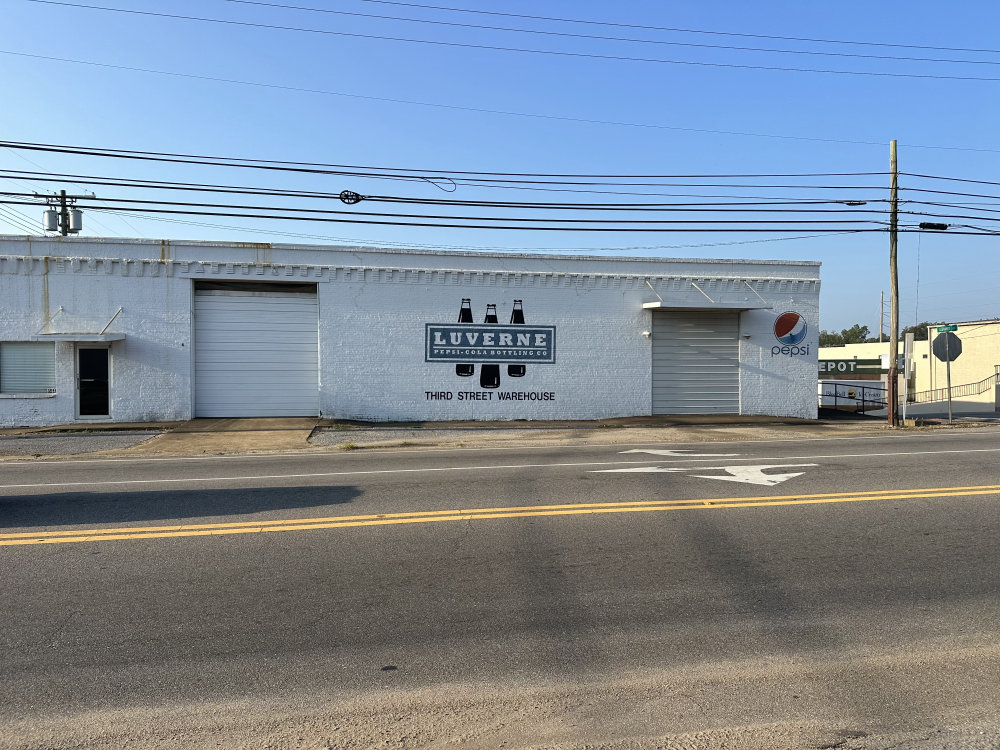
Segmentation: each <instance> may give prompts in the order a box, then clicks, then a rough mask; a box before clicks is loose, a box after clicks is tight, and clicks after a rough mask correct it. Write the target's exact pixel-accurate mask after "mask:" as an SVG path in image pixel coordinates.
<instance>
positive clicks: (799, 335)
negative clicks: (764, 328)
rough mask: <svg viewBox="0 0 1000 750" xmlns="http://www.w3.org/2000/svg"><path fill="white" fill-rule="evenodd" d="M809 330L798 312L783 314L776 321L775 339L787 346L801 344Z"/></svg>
mask: <svg viewBox="0 0 1000 750" xmlns="http://www.w3.org/2000/svg"><path fill="white" fill-rule="evenodd" d="M808 330H809V326H807V325H806V321H805V318H803V317H802V316H801V315H799V314H798V313H797V312H786V313H781V315H779V316H778V317H777V319H776V320H775V321H774V337H775V338H776V339H778V341H780V342H781V343H782V344H786V345H787V346H795V345H796V344H799V343H801V342H802V339H804V338H805V337H806V332H807V331H808Z"/></svg>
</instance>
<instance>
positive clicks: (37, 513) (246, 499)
mask: <svg viewBox="0 0 1000 750" xmlns="http://www.w3.org/2000/svg"><path fill="white" fill-rule="evenodd" d="M361 494H362V491H361V490H360V489H358V488H357V487H266V488H254V489H218V490H167V491H153V492H122V493H112V494H109V493H103V492H64V493H54V494H45V495H15V496H10V497H0V528H21V527H33V526H75V525H84V524H85V525H100V524H120V523H139V522H143V521H184V520H189V519H195V518H196V519H199V520H204V519H208V518H212V517H223V516H243V515H251V514H254V513H272V512H276V511H285V510H294V511H297V512H299V511H305V510H309V511H310V512H312V513H313V514H315V511H317V510H319V509H321V508H325V507H328V506H334V505H344V504H345V503H350V502H353V501H354V500H355V499H356V498H357V497H359V496H360V495H361ZM320 515H321V514H320Z"/></svg>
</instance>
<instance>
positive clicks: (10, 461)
mask: <svg viewBox="0 0 1000 750" xmlns="http://www.w3.org/2000/svg"><path fill="white" fill-rule="evenodd" d="M511 429H516V428H511ZM414 432H415V434H414V436H415V437H419V433H418V432H417V431H414ZM976 432H977V434H978V433H986V434H995V433H996V432H998V428H995V427H993V426H992V425H991V426H988V427H979V428H977V429H976ZM969 436H970V435H969V433H968V432H967V431H966V430H961V431H956V432H944V431H941V432H934V433H933V434H927V433H920V434H911V435H898V434H886V433H873V434H870V435H845V436H842V437H817V438H803V437H795V438H773V439H771V440H719V441H713V442H712V443H705V442H700V441H683V440H682V441H679V442H672V441H653V442H649V441H644V442H641V443H589V444H586V445H545V444H542V445H513V446H491V447H488V448H458V447H452V448H431V447H426V448H422V447H420V446H414V447H415V448H418V449H419V451H417V450H399V449H396V448H364V449H363V452H362V453H360V454H357V453H355V454H354V457H358V456H359V455H360V456H370V455H379V456H386V455H390V456H392V455H409V456H413V455H417V454H418V452H419V453H477V452H478V453H497V452H500V451H524V450H543V449H544V450H579V449H584V450H586V449H589V448H628V447H630V446H642V445H651V446H663V445H697V446H704V445H720V446H727V447H728V446H731V445H739V444H748V445H770V444H772V443H826V442H833V441H844V440H886V439H891V440H931V439H933V440H936V439H938V438H942V439H943V438H967V437H969ZM344 437H345V438H347V437H350V433H349V432H345V433H344ZM331 447H335V446H331ZM701 449H702V450H703V449H704V448H701ZM349 455H351V454H347V453H337V452H335V451H333V450H323V449H322V448H320V449H316V450H311V451H290V452H288V453H255V454H243V455H230V456H128V457H125V458H63V459H57V460H55V461H49V460H46V459H45V458H37V459H31V460H19V459H16V458H9V457H6V456H0V468H3V467H4V466H43V465H44V466H58V465H61V464H99V463H100V464H116V463H131V464H135V463H140V462H142V463H146V462H175V461H259V460H261V459H276V458H310V457H327V458H329V457H347V456H349Z"/></svg>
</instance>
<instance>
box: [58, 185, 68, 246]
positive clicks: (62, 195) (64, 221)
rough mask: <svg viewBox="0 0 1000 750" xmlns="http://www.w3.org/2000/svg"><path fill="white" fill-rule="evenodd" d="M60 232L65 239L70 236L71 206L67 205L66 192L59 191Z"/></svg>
mask: <svg viewBox="0 0 1000 750" xmlns="http://www.w3.org/2000/svg"><path fill="white" fill-rule="evenodd" d="M59 231H60V234H62V236H63V237H65V236H66V235H68V234H69V206H68V205H67V204H66V191H65V190H60V191H59Z"/></svg>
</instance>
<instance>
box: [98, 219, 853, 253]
mask: <svg viewBox="0 0 1000 750" xmlns="http://www.w3.org/2000/svg"><path fill="white" fill-rule="evenodd" d="M91 210H93V211H97V212H100V213H105V214H111V215H114V216H119V217H123V216H127V217H130V218H134V219H143V220H145V221H162V222H169V223H172V224H186V225H190V226H197V227H208V228H211V229H229V230H234V231H252V232H253V233H254V234H270V235H277V236H282V237H298V238H303V239H315V240H324V241H327V242H329V241H331V240H333V241H335V242H351V243H357V244H362V245H365V244H379V245H382V246H384V245H391V246H395V247H407V248H421V249H431V250H479V251H493V252H525V251H541V252H572V253H580V252H585V253H595V252H607V253H612V252H614V253H619V252H629V251H632V252H634V251H637V250H679V249H690V248H700V247H722V246H728V245H755V244H763V243H770V242H787V241H789V240H808V239H816V238H818V237H824V238H826V237H836V236H837V235H848V234H858V233H859V232H862V231H866V230H858V229H848V230H845V231H842V232H835V233H832V234H802V235H793V236H790V237H765V238H762V239H756V240H734V241H731V242H701V243H694V244H686V245H639V246H624V247H622V246H617V247H580V246H579V245H574V246H573V247H498V246H495V245H490V246H482V245H467V244H463V245H441V244H427V243H419V242H394V241H391V240H379V241H378V242H377V243H376V241H374V240H368V239H357V238H350V237H330V236H328V235H317V234H304V233H300V232H285V231H279V230H274V229H257V228H252V229H248V228H247V227H237V226H233V225H230V224H214V223H206V222H200V221H186V220H184V219H176V218H169V217H165V216H143V215H141V214H132V213H128V212H125V211H113V210H110V209H91Z"/></svg>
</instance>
